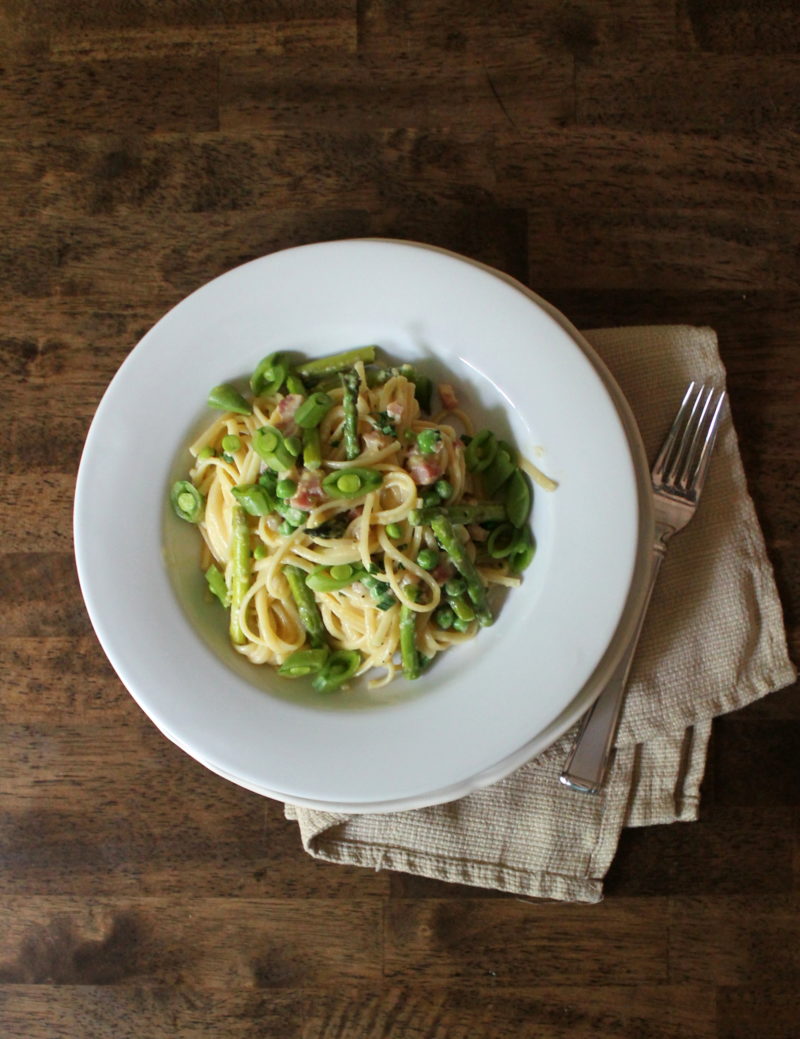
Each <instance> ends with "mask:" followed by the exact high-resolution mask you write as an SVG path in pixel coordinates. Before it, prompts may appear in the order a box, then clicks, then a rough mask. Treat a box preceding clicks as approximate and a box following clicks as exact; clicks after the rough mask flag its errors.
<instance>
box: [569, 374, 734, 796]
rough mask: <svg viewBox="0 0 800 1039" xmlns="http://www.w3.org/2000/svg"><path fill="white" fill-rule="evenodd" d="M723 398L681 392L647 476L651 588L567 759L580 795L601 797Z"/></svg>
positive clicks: (706, 391)
mask: <svg viewBox="0 0 800 1039" xmlns="http://www.w3.org/2000/svg"><path fill="white" fill-rule="evenodd" d="M724 401H725V392H724V391H721V392H719V393H717V394H716V395H715V391H714V388H713V387H707V386H703V385H700V386H698V385H697V384H696V383H694V382H692V383H690V384H689V388H688V389H687V390H686V394H685V396H684V398H683V403H682V404H681V406H680V408H679V409H678V413H677V415H676V416H675V421H674V422H673V423H672V428H671V429H670V431H669V433H668V434H667V438H666V440H665V441H664V443H663V445H662V447H661V451H660V452H659V455H658V458H657V459H656V461H655V465H654V466H653V470H652V473H651V482H652V488H653V509H654V514H655V540H654V543H653V555H652V566H651V570H650V586H649V588H648V590H647V594H646V596H645V600H644V603H643V605H642V608H641V612H640V615H639V618H638V620H637V624H636V628H635V630H634V633H633V636H632V638H631V641H630V644H629V645H628V646H627V647H626V649H625V653H624V654H623V656H622V659H621V660H620V662H619V663H618V664H617V666H616V668H615V669H614V672H613V673H612V675H611V678H610V679H609V681H608V684H607V685H606V686H604V688H603V691H602V692H601V694H600V696H599V697H598V698H597V700H596V701H595V703H594V705H593V706H592V707H591V708H590V710H589V711H588V712H587V714H586V715H585V717H584V719H583V723H582V725H581V728H580V731H579V733H578V735H577V737H576V739H575V744H574V746H573V748H572V750H571V752H570V755H569V757H568V758H567V761H566V764H565V766H564V771H563V772H562V773H561V776H560V779H561V782H562V783H563V784H564V785H565V786H568V787H569V788H570V789H571V790H578V791H580V792H581V793H584V794H597V793H599V792H600V790H601V788H602V786H603V782H604V780H605V776H606V772H607V769H608V765H609V760H610V757H611V751H612V748H613V746H614V738H615V736H616V733H617V726H618V723H619V716H620V711H621V710H622V703H623V700H624V698H625V689H626V687H627V683H628V675H629V673H630V669H631V663H632V662H633V656H634V653H635V651H636V647H637V645H638V642H639V636H640V634H641V631H642V627H643V625H644V618H645V614H646V613H647V608H648V606H649V604H650V596H651V595H652V592H653V587H654V585H655V583H656V578H657V577H658V572H659V570H660V568H661V562H662V560H663V558H664V555H665V554H666V551H667V544H668V542H669V539H670V538H671V537H672V535H673V534H677V533H678V531H680V530H683V528H684V527H685V526H686V524H687V523H688V522H689V520H690V519H691V518H692V516H693V515H694V513H695V509H696V508H697V503H698V501H699V499H700V493H701V491H702V490H703V484H704V483H705V479H706V474H707V473H708V466H709V462H710V461H711V452H712V450H713V447H714V441H715V439H716V436H717V430H718V429H719V422H720V418H721V415H722V405H723V403H724Z"/></svg>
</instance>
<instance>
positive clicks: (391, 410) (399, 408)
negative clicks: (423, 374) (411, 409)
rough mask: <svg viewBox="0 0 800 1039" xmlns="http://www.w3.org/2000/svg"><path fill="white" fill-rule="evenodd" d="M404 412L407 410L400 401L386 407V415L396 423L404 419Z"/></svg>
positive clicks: (394, 401) (392, 402)
mask: <svg viewBox="0 0 800 1039" xmlns="http://www.w3.org/2000/svg"><path fill="white" fill-rule="evenodd" d="M404 410H405V408H404V407H403V404H402V403H401V402H400V401H399V400H393V401H391V402H390V403H389V404H387V405H386V414H387V415H388V416H389V418H390V419H393V420H394V421H395V422H398V421H399V420H400V419H401V418H402V417H403V411H404Z"/></svg>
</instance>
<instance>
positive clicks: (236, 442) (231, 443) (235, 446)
mask: <svg viewBox="0 0 800 1039" xmlns="http://www.w3.org/2000/svg"><path fill="white" fill-rule="evenodd" d="M241 446H242V442H241V440H240V439H239V438H238V437H237V436H236V434H235V433H228V435H227V436H224V437H223V438H222V450H223V451H228V452H229V453H230V454H233V452H234V451H238V450H239V448H240V447H241Z"/></svg>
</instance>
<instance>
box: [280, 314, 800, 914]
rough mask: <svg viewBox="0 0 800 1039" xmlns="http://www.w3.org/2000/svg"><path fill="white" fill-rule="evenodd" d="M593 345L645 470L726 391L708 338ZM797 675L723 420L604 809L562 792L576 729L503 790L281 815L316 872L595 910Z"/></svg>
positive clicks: (669, 577)
mask: <svg viewBox="0 0 800 1039" xmlns="http://www.w3.org/2000/svg"><path fill="white" fill-rule="evenodd" d="M586 337H587V339H588V340H589V342H590V343H591V344H592V346H593V347H594V348H595V350H596V351H597V353H598V355H599V356H600V357H601V358H602V360H603V361H604V362H605V363H606V365H607V366H608V368H609V370H610V371H611V374H612V375H613V376H614V378H615V379H616V380H617V382H618V384H619V386H620V388H621V390H622V392H623V393H624V394H625V396H626V398H627V400H628V402H629V403H630V405H631V408H632V410H633V412H634V415H635V417H636V420H637V422H638V424H639V428H640V430H641V433H642V438H643V440H644V444H645V448H646V450H647V454H648V457H650V458H653V457H654V456H655V454H656V453H657V451H658V448H659V446H660V444H661V441H662V440H663V437H664V436H665V434H666V431H667V429H668V428H669V425H670V423H671V421H672V418H673V415H674V412H675V409H676V407H677V404H678V403H679V402H680V399H681V396H682V393H683V391H684V389H685V387H686V384H687V383H688V382H689V381H690V380H691V379H700V380H709V381H713V382H714V383H715V384H716V385H718V386H721V385H723V383H724V379H725V369H724V367H723V365H722V362H721V360H720V356H719V352H718V349H717V338H716V335H715V334H714V332H713V331H712V330H711V329H708V328H691V327H687V326H663V327H649V328H626V329H602V330H598V331H593V332H588V333H586ZM795 677H796V674H795V670H794V667H793V666H792V664H791V662H790V660H789V658H788V654H787V647H786V637H785V631H784V625H783V617H782V612H781V606H780V602H779V600H778V595H777V591H776V588H775V583H774V579H773V574H772V568H771V566H770V563H769V561H768V559H767V556H766V552H765V547H764V540H763V537H762V534H761V530H760V528H759V525H758V520H757V518H756V515H755V511H754V508H753V503H752V501H751V499H750V496H749V495H748V493H747V485H746V481H745V476H744V472H743V470H742V464H741V458H740V455H739V450H738V446H737V440H736V434H735V432H734V429H733V425H732V423H731V420H730V417H729V414H728V415H727V416H726V418H725V420H724V423H723V426H722V428H721V430H720V434H719V437H718V440H717V447H716V451H715V455H714V459H713V463H712V467H711V472H710V475H709V478H708V482H707V484H706V488H705V491H704V494H703V500H702V503H701V506H700V508H699V510H698V512H697V515H696V516H695V518H694V519H693V521H692V522H691V523H690V524H689V526H688V527H687V528H686V530H685V531H684V532H683V533H681V534H680V536H679V537H676V538H675V539H674V540H673V541H672V543H671V545H670V550H669V552H668V554H667V557H666V560H665V562H664V565H663V567H662V569H661V574H660V578H659V582H658V584H657V586H656V589H655V592H654V595H653V600H652V603H651V606H650V611H649V613H648V616H647V621H646V626H645V629H644V632H643V635H642V640H641V642H640V645H639V649H638V652H637V656H636V658H635V662H634V666H633V670H632V673H631V681H630V686H629V693H628V697H627V701H626V705H625V710H624V714H623V717H622V721H621V724H620V730H619V735H618V740H617V751H616V754H615V758H614V762H613V766H612V770H611V774H610V778H609V780H608V783H607V786H606V789H605V791H604V792H603V793H602V794H601V795H600V796H597V797H592V796H587V795H585V794H578V793H574V792H572V791H570V790H567V789H566V788H565V787H563V786H561V785H560V784H559V782H558V775H559V772H560V771H561V768H562V766H563V763H564V758H565V755H566V753H567V751H568V748H569V747H570V745H571V742H572V739H573V737H574V730H573V731H571V732H569V733H567V734H566V735H565V736H563V737H562V738H561V739H560V740H558V741H557V742H556V743H555V744H553V746H551V747H550V748H549V749H548V750H547V751H545V752H544V753H543V754H541V755H540V756H539V757H538V758H536V759H535V760H533V761H531V762H529V763H528V764H527V765H525V766H523V767H522V768H520V769H518V770H517V771H516V772H514V773H513V774H512V775H511V776H509V777H508V778H507V779H505V780H503V781H502V782H499V783H497V784H495V785H494V786H491V787H489V788H487V789H484V790H480V791H478V792H476V793H473V794H470V795H469V796H468V797H465V798H463V799H462V800H460V801H456V802H453V803H451V804H445V805H438V806H436V807H433V808H424V809H418V810H415V811H408V812H394V813H389V814H385V815H353V816H347V815H339V814H334V813H330V812H320V811H314V810H310V809H306V808H298V807H296V806H293V805H286V815H287V817H288V818H290V819H296V820H297V822H298V823H299V827H300V834H301V838H302V841H303V845H304V847H305V849H306V850H307V851H308V852H309V853H310V854H311V855H314V856H316V857H317V858H320V859H327V860H329V861H332V862H341V863H351V864H356V865H360V866H369V867H372V868H374V869H394V870H401V871H404V872H407V873H414V874H420V875H422V876H426V877H434V878H438V879H440V880H447V881H455V882H459V883H464V884H472V885H477V886H480V887H487V888H497V889H499V890H502V891H510V892H515V893H518V894H522V895H528V896H536V897H543V898H554V899H562V900H569V901H580V902H597V901H599V900H600V899H601V898H602V879H603V877H604V876H605V874H606V872H607V870H608V867H609V865H610V864H611V860H612V858H613V856H614V853H615V851H616V847H617V843H618V840H619V835H620V831H621V830H622V828H623V827H624V826H646V825H652V824H655V823H669V822H674V821H676V820H692V819H696V818H697V813H698V804H699V787H700V782H701V780H702V777H703V771H704V767H705V760H706V749H707V745H708V739H709V735H710V732H711V719H712V718H714V717H715V716H716V715H719V714H723V713H725V712H728V711H732V710H735V709H736V708H739V707H742V706H743V705H745V704H747V703H750V702H751V701H753V700H756V699H758V698H759V697H761V696H764V695H766V694H767V693H769V692H772V691H774V690H776V689H780V688H782V687H783V686H786V685H789V684H790V683H791V682H793V681H794V679H795Z"/></svg>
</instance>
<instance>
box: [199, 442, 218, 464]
mask: <svg viewBox="0 0 800 1039" xmlns="http://www.w3.org/2000/svg"><path fill="white" fill-rule="evenodd" d="M215 454H216V451H215V450H214V448H213V447H209V446H208V445H206V446H205V447H201V448H200V450H199V451H198V452H197V457H198V458H199V459H200V460H201V461H205V459H206V458H213V457H214V455H215Z"/></svg>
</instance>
